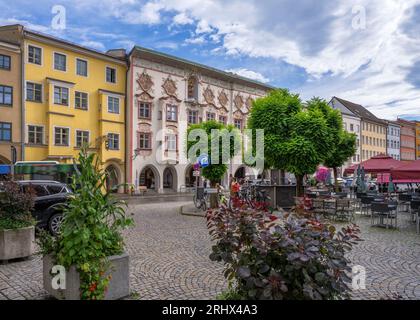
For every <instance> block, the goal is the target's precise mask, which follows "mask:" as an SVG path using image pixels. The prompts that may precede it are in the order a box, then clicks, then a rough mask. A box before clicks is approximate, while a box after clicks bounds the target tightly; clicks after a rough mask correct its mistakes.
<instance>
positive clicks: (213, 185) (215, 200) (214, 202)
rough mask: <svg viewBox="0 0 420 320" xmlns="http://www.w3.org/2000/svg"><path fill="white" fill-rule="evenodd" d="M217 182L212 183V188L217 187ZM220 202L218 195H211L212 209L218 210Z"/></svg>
mask: <svg viewBox="0 0 420 320" xmlns="http://www.w3.org/2000/svg"><path fill="white" fill-rule="evenodd" d="M216 184H217V182H213V181H210V186H211V187H212V188H215V187H216ZM218 205H219V204H218V201H217V193H210V208H211V209H216V208H217V207H218Z"/></svg>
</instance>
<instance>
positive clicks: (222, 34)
mask: <svg viewBox="0 0 420 320" xmlns="http://www.w3.org/2000/svg"><path fill="white" fill-rule="evenodd" d="M0 4H1V8H2V10H1V11H0V25H4V24H13V23H21V24H24V25H26V26H28V27H30V28H32V29H35V30H38V31H41V32H44V33H50V34H53V35H55V36H58V37H61V38H65V39H67V40H71V41H74V42H77V43H81V44H83V45H85V46H88V47H92V48H95V49H98V50H107V49H110V48H115V47H123V48H127V49H131V47H132V46H133V45H134V44H138V45H140V46H143V47H148V48H152V49H155V50H159V51H163V52H166V53H169V54H173V55H177V56H180V57H183V58H186V59H190V60H193V61H197V62H201V63H204V64H207V65H210V66H213V67H216V68H219V69H223V70H228V71H231V72H235V73H238V74H240V75H243V76H246V77H250V78H253V79H256V80H259V81H262V82H266V83H269V84H271V85H273V86H277V87H286V88H289V89H290V90H291V91H294V92H297V93H300V94H301V96H302V98H303V99H308V98H311V97H312V96H320V97H322V98H325V99H330V98H331V97H332V96H334V95H335V96H338V97H341V98H344V99H348V100H350V101H353V102H356V103H360V104H362V105H364V106H366V107H368V108H369V109H370V110H371V111H372V112H373V113H375V114H376V115H377V116H379V117H382V118H386V119H395V118H396V117H397V116H404V117H405V118H417V119H419V120H420V0H400V1H399V0H366V1H363V0H359V1H352V0H299V1H297V0H153V1H148V0H99V1H98V0H72V1H66V0H63V1H49V0H38V1H33V0H31V1H23V0H13V1H10V0H8V1H6V0H0ZM55 5H62V6H63V7H64V8H65V9H66V11H65V12H66V28H65V29H64V30H57V29H56V28H55V27H54V24H52V22H53V21H54V19H53V17H54V16H55V14H54V13H53V12H54V10H53V7H54V6H55Z"/></svg>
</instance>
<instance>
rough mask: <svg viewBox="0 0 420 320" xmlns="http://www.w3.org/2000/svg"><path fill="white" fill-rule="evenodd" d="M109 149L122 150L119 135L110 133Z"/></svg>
mask: <svg viewBox="0 0 420 320" xmlns="http://www.w3.org/2000/svg"><path fill="white" fill-rule="evenodd" d="M108 149H109V150H120V135H119V134H117V133H108Z"/></svg>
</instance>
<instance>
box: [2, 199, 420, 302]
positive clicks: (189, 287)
mask: <svg viewBox="0 0 420 320" xmlns="http://www.w3.org/2000/svg"><path fill="white" fill-rule="evenodd" d="M185 203H186V202H162V203H158V204H156V203H155V204H135V205H131V206H130V211H131V212H133V213H134V219H135V222H136V226H135V227H134V228H131V229H129V230H127V231H126V232H125V234H124V236H125V239H126V246H127V251H128V253H129V254H130V259H131V263H130V264H131V278H130V285H131V291H132V293H133V295H132V297H131V299H214V298H215V297H216V295H217V294H219V293H220V292H222V291H223V290H224V289H226V286H227V284H226V281H225V280H224V278H223V266H222V265H221V264H218V263H215V262H212V261H210V259H209V257H208V256H209V254H210V250H211V241H210V237H209V235H208V232H207V228H206V224H205V220H204V218H202V217H192V216H183V215H181V214H180V213H179V210H180V206H181V205H183V204H185ZM356 222H357V224H359V225H360V227H361V230H362V235H361V236H362V238H363V239H364V241H363V242H360V243H359V244H358V245H357V246H356V247H355V248H354V250H353V252H352V253H351V254H350V258H351V260H352V262H353V264H355V265H361V266H363V267H365V268H366V275H367V279H366V289H365V290H359V291H355V292H353V294H352V296H353V298H354V299H420V235H418V234H416V233H415V225H414V223H412V222H410V217H409V215H408V214H407V213H401V214H400V219H399V226H400V228H399V230H386V229H379V228H372V227H370V218H368V217H361V216H358V217H357V218H356ZM48 298H49V297H48V296H47V294H46V292H45V291H44V290H43V287H42V261H41V257H40V256H34V257H32V258H30V259H29V260H26V261H20V262H12V263H9V264H4V265H0V299H48Z"/></svg>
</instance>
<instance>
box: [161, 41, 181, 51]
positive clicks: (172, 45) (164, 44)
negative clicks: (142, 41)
mask: <svg viewBox="0 0 420 320" xmlns="http://www.w3.org/2000/svg"><path fill="white" fill-rule="evenodd" d="M155 47H156V48H158V49H172V50H176V49H178V43H176V42H173V41H159V42H158V43H157V44H156V45H155Z"/></svg>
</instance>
